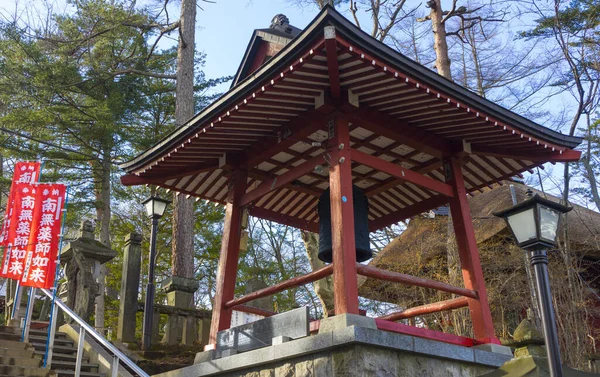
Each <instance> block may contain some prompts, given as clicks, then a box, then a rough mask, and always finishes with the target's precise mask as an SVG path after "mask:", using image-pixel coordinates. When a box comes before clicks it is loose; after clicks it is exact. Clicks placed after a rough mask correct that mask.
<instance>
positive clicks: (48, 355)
mask: <svg viewBox="0 0 600 377" xmlns="http://www.w3.org/2000/svg"><path fill="white" fill-rule="evenodd" d="M68 204H69V186H67V189H66V192H65V206H64V207H63V219H62V224H61V225H60V242H59V243H58V253H57V255H56V271H55V272H54V288H52V304H51V306H50V324H49V326H48V338H47V339H46V352H45V354H44V368H49V367H50V365H51V364H52V347H54V335H55V334H56V317H57V316H58V305H56V291H57V290H58V270H59V268H60V251H61V250H62V244H63V240H64V238H65V223H66V222H67V205H68Z"/></svg>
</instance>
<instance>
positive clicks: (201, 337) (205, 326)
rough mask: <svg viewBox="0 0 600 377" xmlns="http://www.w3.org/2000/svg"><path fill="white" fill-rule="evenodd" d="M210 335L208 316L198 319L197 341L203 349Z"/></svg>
mask: <svg viewBox="0 0 600 377" xmlns="http://www.w3.org/2000/svg"><path fill="white" fill-rule="evenodd" d="M209 336H210V318H201V319H200V320H199V321H198V338H197V339H198V343H200V346H201V347H202V348H200V349H204V346H205V345H207V344H208V338H209Z"/></svg>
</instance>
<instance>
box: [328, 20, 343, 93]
mask: <svg viewBox="0 0 600 377" xmlns="http://www.w3.org/2000/svg"><path fill="white" fill-rule="evenodd" d="M324 32H325V52H326V54H327V71H328V73H329V88H330V90H331V97H332V98H333V99H339V98H340V97H341V88H340V69H339V66H338V54H337V42H336V40H335V27H333V26H325V31H324Z"/></svg>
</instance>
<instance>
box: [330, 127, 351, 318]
mask: <svg viewBox="0 0 600 377" xmlns="http://www.w3.org/2000/svg"><path fill="white" fill-rule="evenodd" d="M334 122H335V124H334V127H333V130H334V136H333V138H332V139H331V140H330V144H329V145H330V152H329V153H330V156H331V166H330V168H329V189H330V198H331V242H332V247H333V251H332V252H333V257H332V260H333V287H334V298H335V314H344V313H351V314H358V283H357V275H356V245H355V241H354V201H353V198H352V169H351V159H350V127H349V124H348V120H347V119H344V118H343V117H339V116H338V117H336V118H335V120H334Z"/></svg>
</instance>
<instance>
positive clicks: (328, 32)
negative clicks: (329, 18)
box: [324, 26, 335, 39]
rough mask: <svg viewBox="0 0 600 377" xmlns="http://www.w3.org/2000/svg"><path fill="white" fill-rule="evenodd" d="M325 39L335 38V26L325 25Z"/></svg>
mask: <svg viewBox="0 0 600 377" xmlns="http://www.w3.org/2000/svg"><path fill="white" fill-rule="evenodd" d="M324 31H325V39H335V26H325V28H324Z"/></svg>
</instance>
